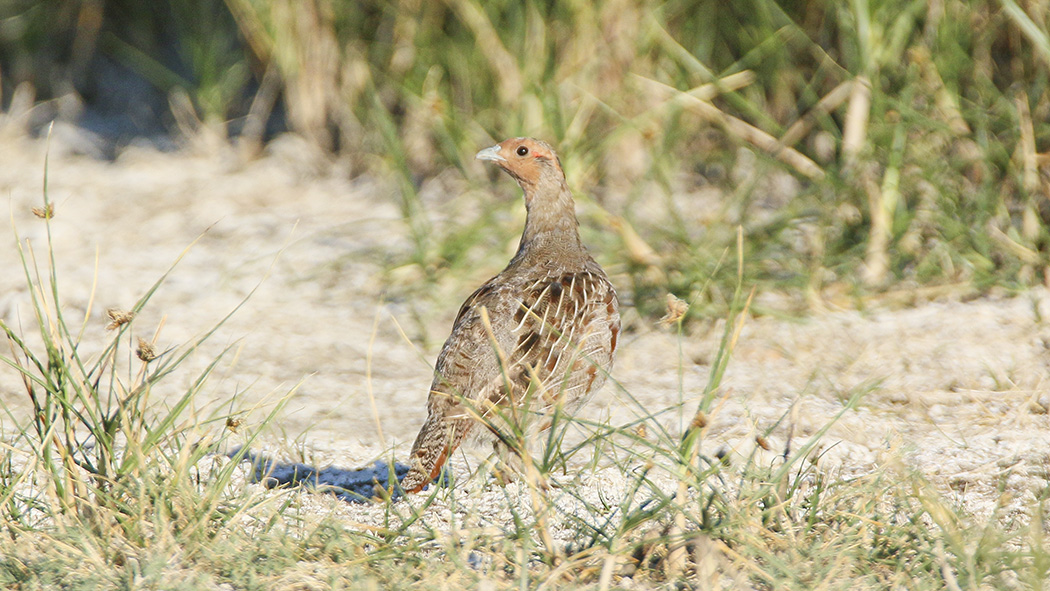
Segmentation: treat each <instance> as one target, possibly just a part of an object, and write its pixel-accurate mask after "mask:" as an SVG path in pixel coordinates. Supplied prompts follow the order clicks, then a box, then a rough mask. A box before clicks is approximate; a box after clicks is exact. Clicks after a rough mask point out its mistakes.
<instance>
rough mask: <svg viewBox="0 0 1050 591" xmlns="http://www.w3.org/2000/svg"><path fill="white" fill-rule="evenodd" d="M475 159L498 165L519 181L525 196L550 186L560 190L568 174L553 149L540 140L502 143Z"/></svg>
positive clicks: (514, 140)
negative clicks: (531, 191)
mask: <svg viewBox="0 0 1050 591" xmlns="http://www.w3.org/2000/svg"><path fill="white" fill-rule="evenodd" d="M476 158H477V159H478V160H490V161H492V162H495V163H496V165H497V166H499V167H500V168H502V169H503V170H505V171H507V173H508V174H510V176H512V177H514V179H515V180H517V181H518V184H519V185H521V188H522V189H524V190H525V193H526V194H528V193H530V190H531V189H534V188H536V187H538V186H540V185H542V184H547V183H548V182H553V183H554V185H555V186H558V187H560V186H561V185H563V184H564V182H565V173H564V172H563V171H562V168H561V162H560V161H559V160H558V155H557V154H555V153H554V148H552V147H550V145H549V144H547V143H546V142H543V141H540V140H537V139H533V138H527V137H516V138H511V139H509V140H503V141H502V142H500V143H498V144H496V145H495V146H492V147H491V148H485V149H484V150H482V151H480V152H478V155H477V156H476Z"/></svg>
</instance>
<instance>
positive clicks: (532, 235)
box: [516, 179, 586, 258]
mask: <svg viewBox="0 0 1050 591" xmlns="http://www.w3.org/2000/svg"><path fill="white" fill-rule="evenodd" d="M543 181H547V182H543ZM525 209H526V217H525V231H524V232H522V234H521V244H520V245H519V246H518V255H517V256H518V257H521V256H524V255H525V254H526V253H533V254H536V255H539V254H541V253H542V252H543V251H556V252H558V254H559V257H565V256H566V255H570V254H575V253H581V254H585V253H586V250H585V249H584V247H583V243H582V242H581V241H580V230H579V222H577V221H576V204H575V202H574V201H573V199H572V192H570V191H569V187H568V186H566V185H565V183H564V182H563V181H560V180H555V179H543V180H541V182H540V183H538V184H537V185H536V186H533V187H526V188H525ZM516 258H517V257H516Z"/></svg>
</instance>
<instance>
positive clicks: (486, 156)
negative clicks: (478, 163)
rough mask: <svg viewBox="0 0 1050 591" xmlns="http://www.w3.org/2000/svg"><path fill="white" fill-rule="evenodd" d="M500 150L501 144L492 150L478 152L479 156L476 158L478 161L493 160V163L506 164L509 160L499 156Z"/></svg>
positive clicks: (486, 149)
mask: <svg viewBox="0 0 1050 591" xmlns="http://www.w3.org/2000/svg"><path fill="white" fill-rule="evenodd" d="M499 150H500V146H499V144H496V145H495V146H492V147H491V148H485V149H484V150H482V151H480V152H478V155H477V156H475V157H474V158H477V159H478V160H491V161H493V162H506V161H507V159H506V158H504V157H503V156H500V155H499Z"/></svg>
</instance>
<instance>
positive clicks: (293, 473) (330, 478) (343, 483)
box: [227, 450, 408, 503]
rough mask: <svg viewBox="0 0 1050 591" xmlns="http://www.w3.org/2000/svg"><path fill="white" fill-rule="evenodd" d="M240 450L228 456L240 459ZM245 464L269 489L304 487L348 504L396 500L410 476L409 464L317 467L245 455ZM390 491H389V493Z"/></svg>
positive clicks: (261, 456)
mask: <svg viewBox="0 0 1050 591" xmlns="http://www.w3.org/2000/svg"><path fill="white" fill-rule="evenodd" d="M239 453H241V452H240V450H234V451H232V452H230V453H229V454H227V455H228V456H229V457H231V458H233V457H236V456H237V455H238V454H239ZM243 458H244V459H243V461H245V462H248V463H250V464H251V465H252V481H253V482H260V483H262V484H263V486H265V487H266V488H278V487H286V488H290V487H293V486H301V487H305V488H309V489H311V490H316V491H318V492H324V493H329V494H333V495H335V496H337V497H339V498H340V499H342V500H344V501H346V502H348V503H371V502H373V501H374V500H377V499H381V498H382V497H384V496H387V495H389V496H390V497H392V498H394V499H396V498H399V497H401V496H403V495H404V492H403V491H402V490H401V487H400V486H399V485H398V483H399V482H400V481H401V479H402V478H404V477H405V474H407V473H408V465H407V464H402V463H401V462H394V466H393V470H391V467H390V464H388V463H386V462H384V461H382V460H376V462H375V463H374V464H372V465H371V466H368V467H365V468H356V469H348V468H338V467H335V466H329V467H327V468H315V467H313V466H308V465H306V464H300V463H289V462H280V461H277V460H273V459H270V458H267V457H266V456H264V455H262V454H254V453H251V452H246V453H244V456H243ZM388 491H389V492H388Z"/></svg>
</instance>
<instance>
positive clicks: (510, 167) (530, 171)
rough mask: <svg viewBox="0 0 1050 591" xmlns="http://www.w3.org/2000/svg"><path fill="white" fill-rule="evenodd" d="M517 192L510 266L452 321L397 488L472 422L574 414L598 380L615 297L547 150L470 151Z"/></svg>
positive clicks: (441, 456)
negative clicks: (520, 200)
mask: <svg viewBox="0 0 1050 591" xmlns="http://www.w3.org/2000/svg"><path fill="white" fill-rule="evenodd" d="M477 157H478V159H480V160H489V161H493V162H495V163H496V164H497V165H498V166H500V168H502V169H503V170H505V171H507V172H508V173H509V174H510V175H511V176H512V177H514V179H515V180H517V181H518V184H519V185H521V188H522V189H523V190H524V192H525V195H524V197H525V207H526V210H527V212H528V214H527V217H526V220H525V231H524V232H523V233H522V236H521V244H520V245H519V247H518V252H517V254H515V255H514V258H513V259H511V261H510V264H508V265H507V268H506V269H504V270H503V271H502V272H501V273H500V274H499V275H496V276H495V277H493V278H492V279H490V280H489V281H487V282H486V283H485V284H484V285H482V286H481V287H480V288H479V289H478V290H477V291H475V292H474V293H473V294H472V295H471V296H470V297H469V298H467V301H466V302H464V304H463V307H462V308H460V310H459V315H458V316H456V321H455V323H454V324H453V326H452V334H451V335H449V337H448V340H447V341H446V342H445V346H444V347H442V349H441V353H440V355H438V360H437V365H436V367H435V368H434V382H433V384H432V385H431V386H430V397H429V398H428V400H427V419H426V422H425V423H424V424H423V428H422V429H420V431H419V435H418V436H416V441H415V444H414V445H413V446H412V454H411V469H410V471H409V472H408V474H407V475H406V476H405V478H404V479H403V480H402V482H401V486H402V487H403V488H404V490H406V491H408V492H417V491H419V490H421V489H422V488H423V487H424V486H426V485H427V483H429V482H431V481H432V480H433V479H434V477H436V476H437V475H438V473H439V472H440V471H441V467H442V466H443V465H444V463H445V461H446V460H447V459H448V457H449V456H450V455H451V454H452V452H453V451H455V450H456V448H457V447H458V446H459V444H460V443H461V442H462V441H463V440H464V439H465V438H466V437H467V436H468V435H470V434H471V433H472V431H476V430H478V429H483V428H485V427H479V426H478V422H479V420H481V421H482V422H485V423H487V425H486V426H487V427H488V428H489V429H490V430H494V431H495V430H498V427H497V426H496V423H495V420H494V419H495V417H498V416H500V415H501V414H502V415H518V416H519V417H520V416H522V415H524V414H526V413H518V412H517V411H518V410H519V409H520V408H521V406H523V405H524V404H525V402H526V401H531V402H532V404H531V406H530V410H532V411H539V412H553V410H554V409H555V408H556V407H558V406H559V405H560V406H562V408H565V409H566V410H568V411H570V412H571V411H572V410H574V409H575V408H578V407H579V405H581V404H582V403H583V402H585V401H586V399H587V398H588V397H589V395H590V394H591V393H592V392H593V391H595V390H597V389H598V388H599V387H600V386H601V385H602V384H603V383H604V382H605V378H606V376H607V375H608V372H609V370H610V368H611V367H612V360H613V352H614V351H615V350H616V340H617V337H618V336H619V332H620V312H619V304H618V302H617V300H616V292H615V291H614V290H613V287H612V284H610V283H609V279H608V277H606V276H605V272H604V271H603V270H602V268H601V267H600V266H599V265H598V263H596V262H595V261H594V259H592V258H591V256H590V255H589V254H588V253H587V249H586V248H584V246H583V243H582V242H581V241H580V234H579V230H578V226H579V224H578V223H577V221H576V211H575V204H574V202H573V199H572V193H571V192H570V191H569V188H568V186H567V185H566V184H565V174H564V173H563V172H562V168H561V163H560V162H559V161H558V157H557V155H555V153H554V150H553V149H552V148H551V147H550V146H549V145H547V144H546V143H544V142H541V141H539V140H535V139H530V138H513V139H509V140H506V141H504V142H502V143H500V144H497V145H495V146H493V147H491V148H487V149H485V150H482V151H481V152H479V153H478V156H477Z"/></svg>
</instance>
